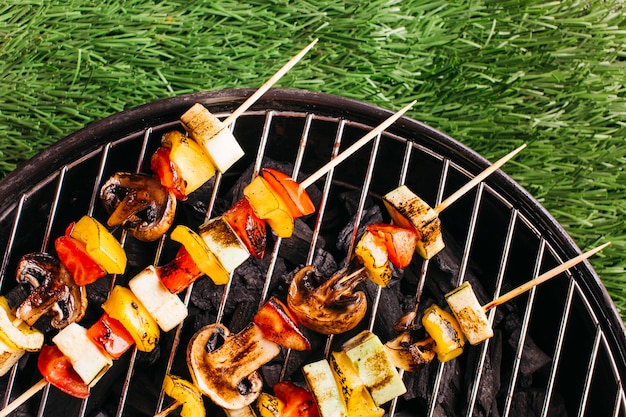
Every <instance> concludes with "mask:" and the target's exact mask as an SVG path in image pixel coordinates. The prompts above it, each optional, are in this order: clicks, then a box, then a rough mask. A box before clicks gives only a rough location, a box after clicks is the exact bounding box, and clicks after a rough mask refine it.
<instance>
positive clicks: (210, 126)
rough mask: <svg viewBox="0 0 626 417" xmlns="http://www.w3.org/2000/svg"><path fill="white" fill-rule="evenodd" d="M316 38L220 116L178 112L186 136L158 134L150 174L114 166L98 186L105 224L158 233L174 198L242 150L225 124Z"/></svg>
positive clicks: (198, 110)
mask: <svg viewBox="0 0 626 417" xmlns="http://www.w3.org/2000/svg"><path fill="white" fill-rule="evenodd" d="M316 43H317V39H315V40H314V41H313V42H311V43H310V44H309V45H307V46H306V47H305V48H304V49H302V50H301V51H300V52H299V53H298V54H296V55H295V56H294V57H293V58H291V59H290V60H289V61H288V62H287V63H286V64H285V65H284V66H283V67H281V68H280V69H279V70H278V71H277V72H276V73H275V74H274V75H273V76H272V77H271V78H270V79H269V80H267V81H266V82H265V83H264V84H263V85H262V86H261V87H259V88H258V89H257V90H256V91H255V92H254V93H253V94H252V95H251V96H250V97H248V99H246V100H245V101H244V102H243V103H242V104H241V105H240V106H239V107H238V108H237V109H235V111H233V113H232V114H231V115H230V116H228V117H227V118H226V119H225V120H224V121H223V122H222V121H220V120H219V119H218V118H217V117H216V116H215V115H213V114H211V112H209V110H208V109H206V108H205V107H204V106H202V105H201V104H200V103H196V104H194V105H193V106H192V107H191V108H190V109H188V110H187V111H186V112H185V113H184V114H183V115H182V116H181V118H180V122H181V124H182V126H183V127H184V129H185V130H186V132H187V134H188V135H189V137H187V136H185V135H184V134H183V133H181V132H179V131H171V132H167V133H166V134H164V135H163V138H162V140H161V146H160V147H159V148H158V149H157V150H156V152H155V153H154V154H153V155H152V157H151V160H150V167H151V169H152V171H153V172H154V174H155V175H154V176H151V175H147V174H141V173H128V172H117V173H115V174H114V175H113V176H111V177H110V178H109V179H108V180H107V181H106V182H105V183H104V184H103V185H102V187H101V189H100V199H101V200H102V203H103V205H104V207H105V208H106V210H107V211H108V213H109V218H108V220H107V225H108V226H109V227H115V226H120V225H121V226H123V227H124V228H125V229H126V230H128V232H129V233H130V234H131V235H132V236H134V237H135V238H137V239H138V240H141V241H154V240H157V239H159V238H160V237H161V236H163V234H164V233H165V232H167V230H169V228H170V227H171V226H172V224H173V221H174V215H175V212H176V206H177V201H179V200H185V199H186V198H187V196H188V195H189V194H190V193H192V192H194V191H195V190H197V189H198V188H199V187H200V186H202V185H203V184H204V183H205V182H207V181H208V180H209V179H211V178H212V177H213V176H214V175H215V172H216V171H217V172H219V173H220V174H221V173H223V172H225V171H226V170H228V169H229V168H230V167H231V166H232V165H233V164H234V163H235V162H236V161H237V160H239V159H240V158H241V157H242V156H243V155H244V151H243V149H242V148H241V146H240V145H239V143H238V142H237V140H236V138H235V137H234V135H233V133H232V132H231V130H230V129H229V126H230V125H232V124H233V122H234V121H235V120H236V119H237V117H239V116H240V115H241V114H243V113H244V112H245V111H246V110H247V109H248V108H249V107H250V106H252V105H253V104H254V103H255V102H256V101H257V100H258V99H259V97H261V96H262V95H263V94H264V93H265V92H266V91H267V90H269V89H270V88H271V86H272V85H274V84H275V83H276V82H277V81H278V80H279V79H280V78H281V77H282V76H283V75H284V74H286V73H287V71H289V70H290V69H291V68H292V67H293V66H295V65H296V63H298V61H300V59H302V57H303V56H304V55H305V54H306V53H307V52H308V51H309V50H310V49H311V48H312V47H313V46H314V45H315V44H316Z"/></svg>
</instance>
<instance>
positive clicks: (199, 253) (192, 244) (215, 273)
mask: <svg viewBox="0 0 626 417" xmlns="http://www.w3.org/2000/svg"><path fill="white" fill-rule="evenodd" d="M170 238H171V239H172V240H173V241H175V242H178V243H180V244H181V245H183V246H184V247H185V249H186V250H187V252H188V253H189V255H190V256H191V259H193V261H194V262H195V264H196V266H197V267H198V269H200V270H201V271H202V272H203V273H204V274H205V275H207V276H208V277H209V278H211V279H212V280H213V282H214V283H215V285H223V284H226V283H228V280H229V279H230V274H229V273H228V271H226V269H225V268H224V267H223V266H222V264H221V263H220V261H219V259H217V257H216V256H215V254H214V253H213V252H211V249H209V247H208V245H207V244H206V242H205V241H204V239H202V237H201V236H200V235H199V234H197V233H196V232H194V231H193V230H191V229H190V228H189V227H187V226H184V225H182V224H181V225H178V226H176V227H175V228H174V230H173V231H172V233H171V234H170Z"/></svg>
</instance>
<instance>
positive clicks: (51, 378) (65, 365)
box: [37, 345, 89, 398]
mask: <svg viewBox="0 0 626 417" xmlns="http://www.w3.org/2000/svg"><path fill="white" fill-rule="evenodd" d="M37 368H38V369H39V372H40V373H41V375H42V376H43V377H44V379H45V380H46V381H48V382H49V383H50V384H52V385H54V386H55V387H57V388H58V389H60V390H61V391H63V392H65V393H66V394H69V395H71V396H72V397H76V398H87V397H89V385H87V384H85V382H84V381H83V380H82V379H81V377H80V376H78V374H77V373H76V371H75V370H74V368H72V363H71V362H70V360H69V359H68V358H67V356H65V355H64V354H63V352H61V351H60V350H59V348H58V347H57V346H55V345H44V346H43V347H42V348H41V351H40V352H39V355H38V357H37Z"/></svg>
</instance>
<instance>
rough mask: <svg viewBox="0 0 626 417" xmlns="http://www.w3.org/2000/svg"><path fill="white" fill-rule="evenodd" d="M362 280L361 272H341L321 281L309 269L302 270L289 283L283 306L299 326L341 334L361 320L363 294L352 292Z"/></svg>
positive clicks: (363, 312) (363, 302)
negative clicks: (300, 324)
mask: <svg viewBox="0 0 626 417" xmlns="http://www.w3.org/2000/svg"><path fill="white" fill-rule="evenodd" d="M366 278H367V274H366V273H365V272H364V271H362V270H360V271H358V272H357V273H355V274H350V275H347V270H345V269H344V270H341V271H339V272H337V273H336V274H335V275H333V276H331V277H330V278H328V279H327V280H324V279H323V278H322V277H319V276H317V275H316V273H315V268H314V267H313V266H305V267H303V268H302V269H300V270H299V271H298V272H297V273H296V274H295V275H294V277H293V280H292V281H291V285H290V286H289V294H288V295H287V304H288V305H289V309H290V310H291V311H292V312H293V313H294V315H295V316H296V317H297V319H298V321H299V322H300V323H302V325H303V326H305V327H307V328H309V329H311V330H314V331H316V332H318V333H322V334H339V333H343V332H346V331H348V330H350V329H353V328H354V327H355V326H356V325H357V324H359V322H360V321H361V319H363V317H364V316H365V312H366V310H367V299H366V297H365V293H364V292H363V291H358V292H354V288H355V287H356V286H357V285H359V284H360V283H361V282H363V280H365V279H366Z"/></svg>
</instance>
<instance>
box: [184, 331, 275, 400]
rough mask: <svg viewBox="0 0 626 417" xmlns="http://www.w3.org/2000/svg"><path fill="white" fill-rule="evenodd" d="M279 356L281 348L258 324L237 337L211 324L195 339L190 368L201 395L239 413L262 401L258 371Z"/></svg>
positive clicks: (188, 347)
mask: <svg viewBox="0 0 626 417" xmlns="http://www.w3.org/2000/svg"><path fill="white" fill-rule="evenodd" d="M220 341H223V342H222V343H221V344H220ZM217 345H219V347H218V346H217ZM279 353H280V346H278V345H277V344H276V343H274V342H272V341H270V340H268V339H266V338H265V337H264V336H263V332H262V331H261V329H260V328H259V327H258V326H257V325H256V324H254V323H250V324H249V325H248V326H246V327H245V328H244V329H243V330H242V331H241V332H239V333H237V334H230V332H229V331H228V329H227V328H226V327H225V326H223V325H221V324H210V325H207V326H205V327H203V328H201V329H200V330H199V331H198V332H196V333H195V334H194V336H193V337H192V338H191V340H190V342H189V345H188V346H187V365H188V366H189V371H190V373H191V376H192V379H193V382H194V384H195V385H196V386H197V387H198V389H200V392H202V393H203V394H204V395H206V396H207V397H209V398H210V399H211V400H212V401H213V402H214V403H215V404H217V405H218V406H220V407H222V408H225V409H229V410H237V409H241V408H244V407H246V406H248V405H250V404H252V403H253V402H254V401H255V400H256V399H257V398H258V396H259V394H260V392H261V389H262V388H263V381H262V379H261V376H260V375H259V373H258V372H257V370H258V369H259V368H260V367H261V366H263V365H264V364H266V363H267V362H269V361H270V360H272V359H273V358H275V357H276V356H277V355H278V354H279Z"/></svg>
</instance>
